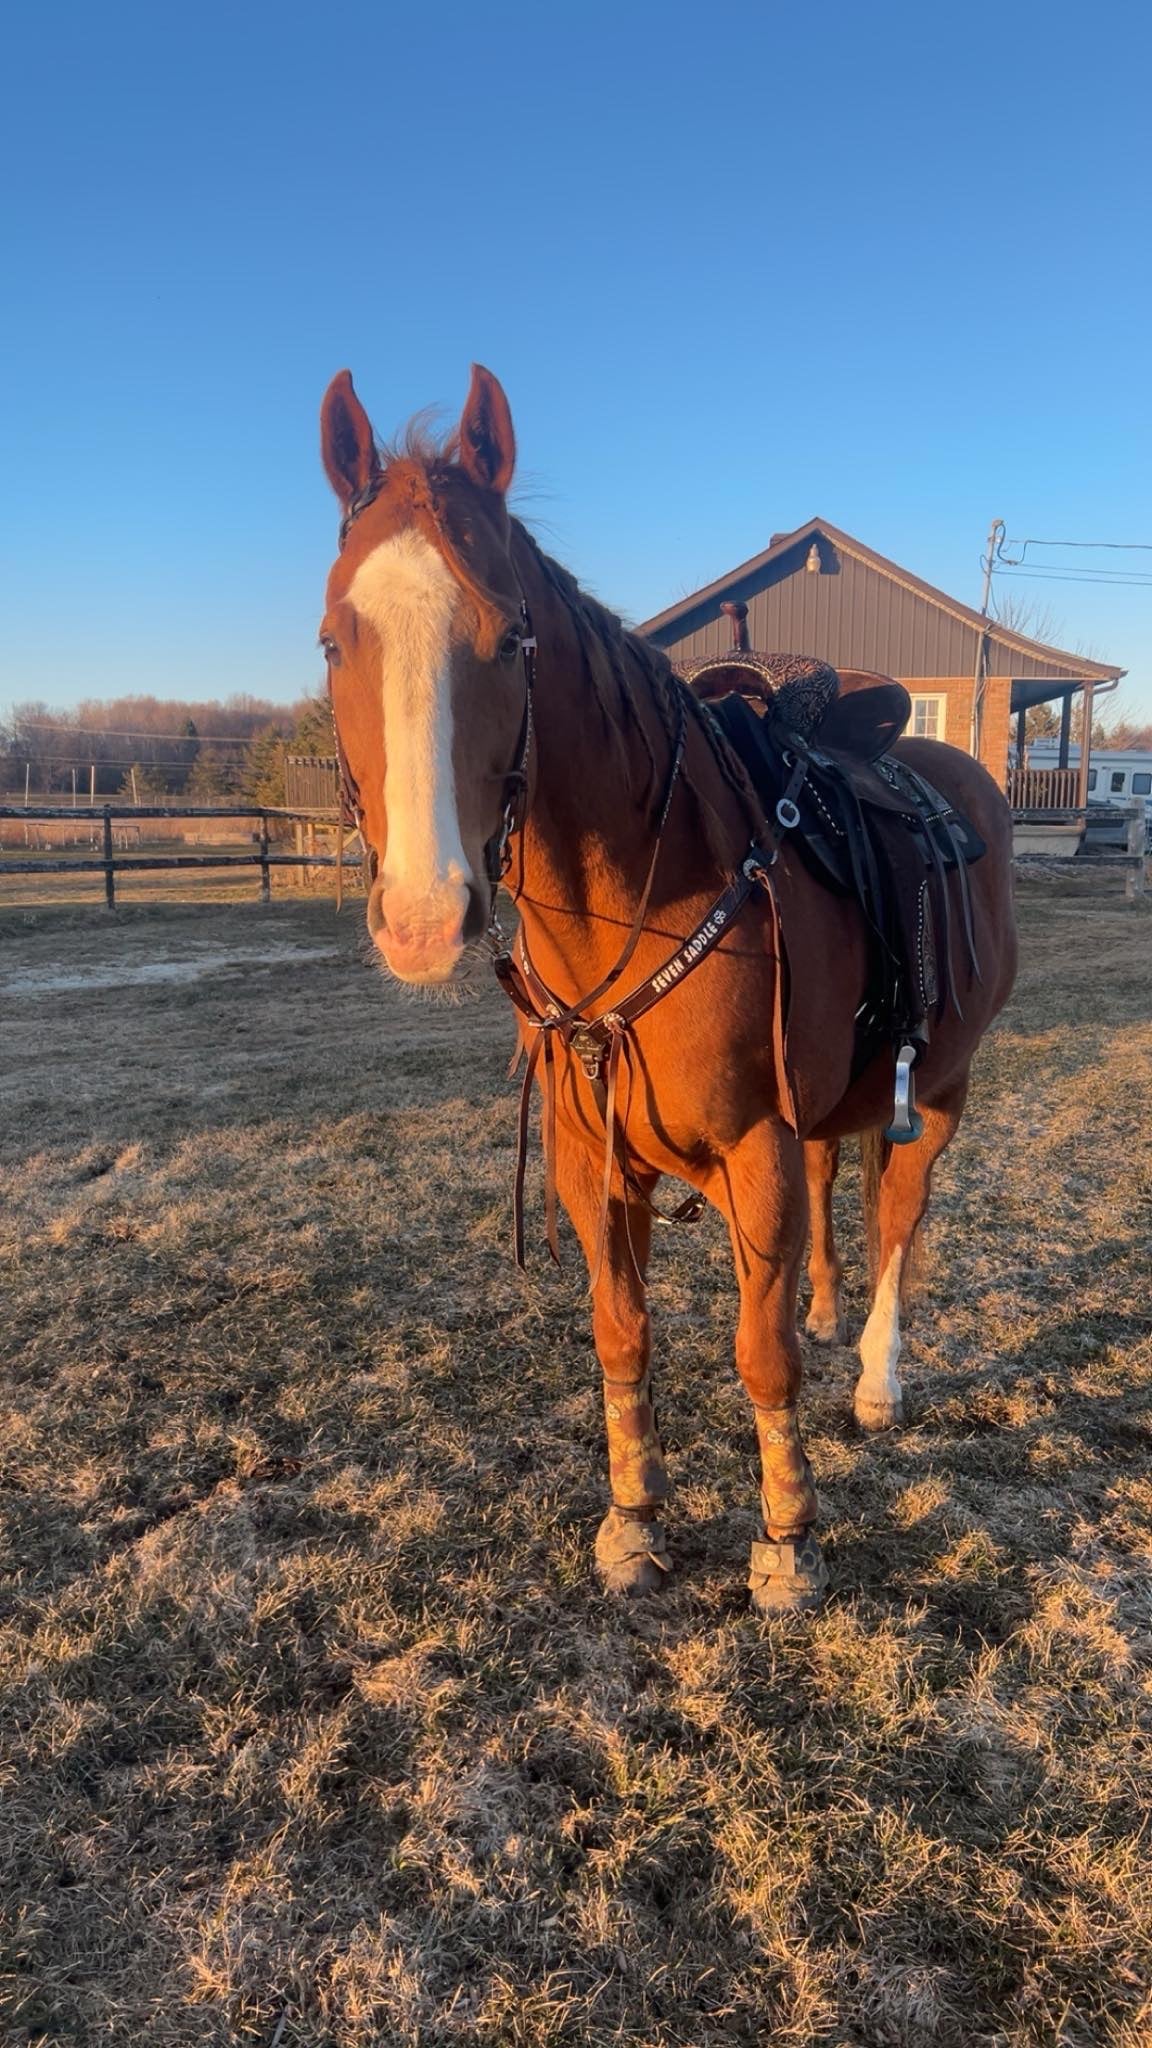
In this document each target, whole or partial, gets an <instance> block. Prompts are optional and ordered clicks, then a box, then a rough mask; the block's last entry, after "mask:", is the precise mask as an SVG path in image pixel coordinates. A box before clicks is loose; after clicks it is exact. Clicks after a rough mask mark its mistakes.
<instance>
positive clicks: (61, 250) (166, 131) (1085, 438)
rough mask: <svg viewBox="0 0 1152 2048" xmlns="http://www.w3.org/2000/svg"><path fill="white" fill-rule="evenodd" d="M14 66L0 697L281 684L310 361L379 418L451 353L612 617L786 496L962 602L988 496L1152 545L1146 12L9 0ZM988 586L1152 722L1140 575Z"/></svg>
mask: <svg viewBox="0 0 1152 2048" xmlns="http://www.w3.org/2000/svg"><path fill="white" fill-rule="evenodd" d="M6 57H7V60H8V61H7V66H6V69H7V72H8V78H9V92H8V101H7V105H6V109H5V121H4V124H3V133H2V134H0V157H2V158H3V159H4V161H3V162H2V163H0V172H2V176H3V190H4V193H5V201H6V204H5V224H4V243H5V251H4V255H5V260H4V266H3V272H4V279H5V284H6V287H7V290H6V298H7V302H8V303H7V311H6V315H5V319H4V323H3V332H2V339H0V346H2V348H3V354H4V376H3V379H2V391H3V401H2V402H3V414H4V417H3V422H2V425H3V439H4V447H5V462H4V478H5V485H4V502H3V506H2V528H3V531H2V533H0V550H2V556H3V564H4V566H3V572H2V573H3V579H4V584H5V586H6V587H5V589H4V591H3V604H4V612H5V627H4V633H3V639H2V643H0V706H3V705H5V704H8V703H11V702H13V701H15V700H17V699H24V698H27V697H43V698H44V699H46V700H48V701H49V702H51V703H54V704H65V703H72V702H75V701H76V700H78V699H79V698H80V697H82V696H85V695H89V694H92V695H105V694H108V693H110V692H113V691H115V692H117V693H118V692H121V691H125V690H131V689H141V690H147V691H155V692H156V693H157V694H160V695H164V694H167V693H169V692H171V693H172V694H175V695H190V694H195V695H204V694H220V695H227V694H230V693H231V692H233V691H237V690H251V691H253V692H256V693H258V694H261V695H271V696H273V697H275V698H278V699H284V700H287V699H290V698H292V697H294V696H295V695H297V694H299V693H300V692H301V691H302V690H305V689H308V688H310V687H313V686H314V685H315V684H316V683H317V682H318V680H319V677H320V665H319V661H318V657H317V655H316V651H315V633H316V625H317V621H318V619H319V615H320V608H321V598H322V591H323V584H324V578H325V575H326V572H327V568H328V564H329V561H330V558H331V554H332V549H333V542H334V530H335V514H334V501H333V500H332V498H331V497H330V494H329V492H328V487H327V484H326V483H325V481H324V478H323V475H322V472H321V470H320V466H319V460H318V455H317V446H316V443H317V427H316V415H317V408H318V405H319V401H320V396H321V393H322V391H323V389H324V386H325V384H326V383H327V380H328V378H329V377H330V376H331V374H332V373H333V371H335V370H336V369H339V368H340V367H342V366H344V365H348V366H350V367H351V368H352V370H353V373H354V375H355V377H356V380H357V385H358V388H359V390H360V393H361V395H362V397H363V398H364V400H365V402H366V404H367V405H368V408H369V410H370V412H371V413H372V415H373V418H374V420H375V422H376V425H377V427H378V428H379V429H380V430H381V431H382V432H384V433H388V432H391V431H392V430H393V429H395V428H396V427H397V426H398V425H399V424H400V423H401V422H402V421H403V420H404V419H405V418H406V417H407V415H408V414H409V413H410V412H412V411H414V410H416V409H417V408H419V407H421V406H424V405H428V404H433V403H438V404H441V405H443V406H444V407H445V408H446V409H447V410H448V411H454V410H455V409H456V408H458V406H459V404H460V402H461V400H462V398H463V395H464V391H465V389H466V386H467V377H468V366H469V363H470V362H471V361H472V359H473V358H476V359H478V360H480V361H482V362H485V363H487V364H488V365H489V367H490V368H492V369H493V370H495V372H496V373H497V375H498V376H499V377H500V378H501V379H502V381H503V383H504V385H505V388H506V389H507V391H508V394H509V397H510V400H511V403H512V409H513V414H514V417H515V420H516V424H517V431H518V437H519V442H520V449H521V464H522V467H521V488H520V496H519V506H520V509H521V510H522V511H523V512H524V514H525V515H526V516H528V517H529V518H531V519H532V520H533V521H534V522H536V523H537V526H538V529H539V530H540V532H541V535H542V538H543V539H544V541H545V544H546V545H548V546H549V547H551V549H552V551H553V552H554V553H557V554H558V555H559V556H560V557H561V558H562V559H563V560H565V561H566V562H567V563H568V564H569V565H570V566H571V567H572V568H574V569H575V570H576V572H577V573H578V574H579V575H581V576H582V577H583V578H584V579H585V580H586V581H587V582H588V583H589V584H590V585H591V586H592V587H593V588H594V589H596V590H597V591H598V593H599V594H600V595H601V596H602V597H604V598H606V599H607V600H608V601H610V602H612V603H614V604H615V605H617V606H618V607H620V608H622V609H623V610H625V611H626V612H627V613H628V614H629V615H630V616H631V617H633V618H636V619H640V618H643V617H645V616H646V615H648V614H649V613H651V612H653V611H655V610H657V609H659V608H660V607H662V606H663V605H664V604H667V603H670V602H671V601H672V600H673V599H674V598H676V597H677V596H680V595H682V594H684V593H685V592H686V591H688V590H691V589H693V588H695V587H697V586H698V585H699V584H700V583H702V582H704V581H706V580H708V579H710V578H712V577H713V576H715V575H718V574H720V573H721V572H722V571H723V570H725V569H726V568H728V567H730V566H732V565H733V564H734V563H736V562H737V561H740V560H742V559H744V558H745V557H746V556H748V555H750V554H753V553H755V552H757V551H758V550H759V549H760V548H762V547H763V546H765V545H766V544H767V541H768V538H769V536H770V534H771V533H772V532H774V531H776V530H780V529H784V528H788V527H791V526H794V525H798V524H799V523H800V522H801V521H802V520H804V519H806V518H808V517H809V516H811V515H812V514H813V513H819V514H822V515H823V516H824V517H826V518H828V519H830V520H832V521H834V522H835V523H836V524H838V525H840V526H843V527H846V528H847V529H848V530H849V531H850V532H853V533H856V534H857V535H858V536H859V537H860V538H861V539H863V540H864V541H866V542H868V543H869V544H871V545H872V546H873V547H876V548H879V549H880V550H881V551H882V552H884V553H886V554H889V555H892V556H894V557H895V558H896V559H897V560H898V561H900V562H902V563H904V564H905V565H906V566H907V567H909V568H910V569H912V570H914V571H916V572H917V573H919V574H920V575H923V576H926V577H928V578H929V579H930V580H932V581H933V582H937V583H939V584H941V585H943V587H944V588H945V589H947V590H950V591H951V592H953V593H954V594H955V595H956V596H958V597H960V598H963V599H966V600H967V601H969V602H973V603H974V602H978V600H979V591H980V569H979V556H980V552H981V547H982V543H983V537H984V535H985V533H986V532H987V529H988V525H989V522H990V520H991V519H992V518H993V517H994V516H997V515H999V516H1002V517H1003V518H1004V519H1005V520H1006V521H1007V523H1008V528H1009V532H1010V534H1013V535H1020V536H1025V535H1039V536H1041V537H1049V536H1051V537H1054V538H1059V539H1064V538H1067V539H1085V540H1121V541H1146V542H1152V503H1150V498H1152V492H1150V489H1149V478H1150V476H1152V463H1150V461H1149V452H1150V451H1149V409H1150V407H1149V336H1150V335H1152V284H1150V275H1149V242H1150V237H1149V223H1150V218H1152V207H1150V200H1152V174H1150V151H1149V143H1148V139H1147V138H1148V126H1149V124H1148V111H1147V80H1148V76H1149V61H1150V58H1152V30H1150V28H1149V13H1148V10H1147V8H1146V6H1145V5H1144V4H1143V0H1117V4H1115V5H1113V6H1112V7H1111V8H1109V9H1100V8H1091V9H1089V8H1084V7H1069V6H1066V5H1062V4H1061V0H1051V4H1048V5H1044V6H1041V5H1036V4H1032V0H1027V4H1023V5H1018V6H1014V7H1009V8H1006V9H1004V10H995V11H989V10H987V9H984V8H977V7H975V6H972V5H968V6H965V7H960V6H956V5H951V4H936V5H932V6H926V5H925V4H924V0H919V4H918V5H916V6H912V5H906V4H904V0H900V4H894V5H887V4H884V0H876V4H874V5H872V6H864V5H861V4H860V0H853V4H850V5H849V4H844V0H832V4H829V5H824V6H821V7H813V6H809V7H799V8H797V7H791V6H789V7H783V6H780V5H778V4H775V0H773V4H763V0H762V4H760V5H733V4H726V0H719V4H713V5H711V6H709V7H707V8H703V7H678V6H676V5H675V4H670V5H668V4H666V5H654V4H650V0H631V4H630V0H616V4H614V5H607V4H604V0H584V4H581V5H571V4H555V0H553V4H550V5H547V6H544V5H541V4H540V0H535V4H524V0H482V4H476V5H474V6H469V7H462V6H455V5H448V4H445V0H425V4H424V5H422V6H420V7H415V8H413V7H408V6H405V7H397V6H394V5H388V4H383V5H381V4H379V0H377V4H376V5H372V6H367V5H363V4H360V0H347V4H343V5H341V6H339V7H337V8H331V7H324V8H321V7H319V6H316V5H307V6H304V5H299V4H294V0H282V4H279V5H277V6H275V7H273V6H271V5H268V4H266V0H258V4H255V5H247V6H243V5H241V6H238V7H235V8H233V7H229V8H227V9H225V8H224V7H222V6H220V5H219V4H217V0H204V4H201V5H198V6H197V7H196V8H194V9H179V10H173V9H167V8H158V7H156V6H155V5H154V4H153V0H150V4H149V5H148V6H146V7H145V6H141V5H135V4H133V5H123V4H119V0H109V4H108V5H102V6H101V7H99V8H91V7H90V6H88V5H87V4H85V5H84V6H83V7H81V6H78V5H76V4H74V0H69V4H66V5H64V6H57V7H50V6H49V7H44V8H42V9H37V10H36V11H35V13H34V12H33V10H32V8H31V6H30V5H29V4H28V0H25V5H24V8H23V12H22V16H21V18H19V19H17V20H15V21H13V22H12V23H11V25H10V27H9V29H8V31H7V34H6ZM1048 559H1050V560H1053V559H1054V560H1058V561H1060V562H1061V564H1066V565H1067V566H1068V567H1070V568H1072V569H1073V570H1074V571H1076V572H1077V573H1080V572H1081V571H1082V570H1083V568H1084V567H1085V566H1086V565H1088V564H1093V565H1094V564H1096V563H1100V564H1102V565H1103V566H1105V567H1108V568H1111V569H1116V568H1119V567H1121V566H1124V565H1126V566H1127V567H1128V568H1129V569H1130V570H1131V571H1132V572H1133V573H1143V574H1147V575H1149V576H1152V553H1149V554H1145V555H1142V556H1141V555H1130V556H1114V555H1110V556H1101V557H1097V556H1091V557H1088V556H1080V557H1076V556H1073V557H1054V556H1053V555H1052V554H1051V551H1050V552H1049V556H1048ZM1001 587H1002V588H1003V590H1004V592H1005V593H1006V592H1007V591H1008V589H1009V588H1012V589H1014V590H1015V591H1016V592H1017V593H1019V595H1020V596H1021V597H1025V596H1028V597H1031V598H1032V599H1034V600H1035V601H1036V602H1037V603H1039V604H1040V605H1043V606H1047V607H1049V608H1050V610H1051V613H1052V615H1053V621H1054V625H1055V637H1056V638H1057V639H1059V640H1060V641H1061V642H1062V644H1065V645H1069V646H1073V647H1075V646H1083V647H1084V648H1085V649H1087V650H1088V651H1091V652H1093V653H1096V654H1098V655H1099V656H1100V657H1101V658H1103V659H1108V660H1113V661H1116V662H1118V663H1122V664H1123V665H1124V666H1126V667H1127V668H1128V669H1129V670H1130V672H1131V678H1130V681H1129V682H1128V684H1126V685H1125V686H1124V690H1125V699H1124V702H1125V708H1127V709H1129V710H1131V711H1133V712H1135V711H1137V710H1142V711H1143V712H1144V713H1145V715H1152V587H1147V586H1146V587H1138V588H1126V587H1123V586H1121V585H1111V586H1107V587H1105V586H1099V585H1097V586H1089V585H1083V584H1080V583H1068V582H1056V581H1053V582H1048V581H1043V582H1035V583H1030V582H1029V583H1025V582H1023V581H1018V580H1017V581H1015V582H1014V583H1012V584H1009V582H1008V581H1007V579H1006V580H1005V581H1004V583H1003V585H1002V586H1001Z"/></svg>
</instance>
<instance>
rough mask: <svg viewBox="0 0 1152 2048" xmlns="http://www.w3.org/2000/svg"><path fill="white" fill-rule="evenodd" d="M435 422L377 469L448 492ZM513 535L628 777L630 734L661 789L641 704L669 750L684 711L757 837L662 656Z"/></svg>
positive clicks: (756, 814) (522, 532) (715, 846)
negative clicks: (547, 593) (569, 629)
mask: <svg viewBox="0 0 1152 2048" xmlns="http://www.w3.org/2000/svg"><path fill="white" fill-rule="evenodd" d="M435 419H436V413H435V410H434V409H429V410H426V411H424V412H418V413H415V414H413V416H412V418H411V419H410V420H409V421H408V424H407V426H406V427H405V428H404V429H403V431H402V433H401V434H400V435H399V436H398V437H397V439H396V440H395V441H393V442H391V443H387V444H385V443H378V444H377V454H378V458H379V462H380V467H381V470H386V469H387V468H388V465H389V463H391V462H397V461H407V462H416V463H419V465H420V466H421V468H422V469H423V470H424V471H425V473H426V475H427V477H428V481H429V483H430V485H431V486H432V488H433V491H434V490H435V487H436V485H437V484H438V483H441V484H445V483H446V484H449V485H450V484H451V482H452V481H453V480H455V479H456V478H458V477H459V475H460V473H461V472H460V465H459V459H458V458H459V448H460V441H459V434H458V432H457V430H456V429H455V428H453V429H452V430H451V431H449V432H448V433H446V434H443V435H439V434H437V432H436V431H435V425H434V423H435ZM512 530H513V534H514V536H515V538H516V539H517V540H519V541H520V542H521V543H522V545H523V546H524V547H525V548H527V550H528V551H529V553H530V554H531V557H532V560H533V562H534V563H535V566H536V568H537V570H538V571H539V573H540V574H541V575H542V576H543V578H544V580H545V582H546V583H547V584H548V585H549V588H550V589H551V590H552V591H553V592H554V594H555V595H556V597H557V598H558V599H559V600H560V602H561V604H562V605H563V606H564V608H565V610H566V612H567V613H568V616H569V618H570V620H571V622H572V625H573V627H574V628H575V632H576V636H577V640H578V642H579V645H580V649H581V653H582V655H583V658H584V665H585V670H586V674H587V677H588V681H589V685H590V687H591V691H592V695H593V698H594V701H595V703H596V706H597V709H598V711H599V713H600V716H601V719H602V720H603V724H604V728H605V736H606V738H607V740H608V742H609V744H610V745H613V746H618V747H620V748H621V751H622V754H623V765H624V768H625V771H626V772H629V771H630V767H631V762H630V757H629V750H628V747H627V744H626V740H627V736H628V734H629V733H631V734H633V735H634V736H635V738H636V740H637V741H638V742H639V745H640V748H641V751H642V754H643V757H644V761H645V766H646V769H647V779H648V783H649V793H650V792H651V790H653V789H654V788H656V787H658V786H659V784H660V781H661V779H662V775H663V770H662V768H661V766H660V764H659V763H658V762H657V759H656V755H655V751H654V749H653V745H652V736H651V734H650V732H649V730H648V726H647V724H646V722H645V718H644V704H645V702H647V703H648V704H649V705H650V706H651V708H652V709H653V711H654V712H655V714H656V717H657V719H658V721H659V724H660V727H661V731H662V734H663V737H664V738H665V740H666V741H667V744H668V747H669V748H672V747H674V746H675V744H676V735H677V732H678V729H679V721H680V706H681V704H682V705H683V708H684V716H685V717H686V719H687V720H688V724H689V727H693V726H694V727H695V728H696V730H697V731H698V732H699V733H700V734H701V735H702V737H703V739H704V741H705V744H706V746H707V748H708V751H709V754H710V755H711V758H712V761H713V763H714V764H715V767H716V770H717V773H718V774H719V777H720V779H721V781H722V783H723V784H724V786H725V787H726V789H727V790H728V792H729V794H730V796H731V797H732V798H733V800H734V801H735V804H736V806H737V809H738V812H739V815H740V819H741V822H742V825H743V826H744V827H745V828H746V829H747V831H748V833H749V834H750V835H751V836H752V837H755V836H756V834H757V832H758V831H759V830H760V829H761V827H762V822H763V820H762V812H761V806H760V804H759V803H758V801H757V798H756V795H755V792H754V791H753V788H752V785H751V783H750V782H749V780H748V777H747V775H746V773H745V771H744V767H743V765H742V763H741V762H740V760H739V759H738V757H737V756H736V754H735V753H734V752H733V750H732V748H731V747H730V746H729V745H728V742H727V740H726V739H725V737H724V735H723V733H722V732H721V730H720V728H719V726H718V725H717V723H716V721H715V719H714V718H712V717H711V715H710V714H709V712H708V710H707V708H706V706H705V705H704V704H702V703H701V701H700V699H699V698H698V697H697V696H696V694H695V692H694V691H693V690H691V689H689V687H688V685H687V684H686V683H683V682H681V680H680V678H679V677H678V676H677V675H676V674H675V672H674V670H673V668H672V664H671V663H670V661H669V659H668V657H667V655H666V654H665V653H664V652H663V650H662V649H661V648H659V647H654V646H653V645H652V643H651V641H648V640H644V639H642V638H641V636H640V635H639V634H638V633H635V632H632V631H631V630H630V628H629V627H627V626H626V625H625V624H624V622H623V620H622V619H621V618H619V617H618V616H617V614H616V613H615V612H613V611H610V610H609V608H608V606H607V605H604V604H601V602H600V600H599V599H598V598H596V597H593V596H592V595H591V593H590V592H589V591H587V590H584V589H582V587H581V585H580V584H579V583H578V582H577V580H576V578H575V577H574V576H573V575H572V573H571V571H570V570H568V569H565V568H564V567H563V566H562V564H561V563H559V562H557V561H555V560H554V559H553V557H552V556H551V555H548V554H546V553H545V551H544V549H543V548H542V547H541V546H540V543H539V542H538V541H537V540H536V538H535V536H534V535H533V534H532V533H530V532H529V530H528V528H527V527H526V526H525V525H524V523H523V521H522V520H520V519H513V521H512ZM682 779H683V781H684V782H685V783H686V785H687V786H688V788H689V789H691V791H692V794H693V796H694V797H695V799H696V803H697V805H698V807H699V809H700V812H701V816H702V820H703V823H704V829H705V833H706V835H707V838H708V841H709V844H710V846H711V848H712V850H713V851H714V852H715V853H716V854H717V857H718V859H719V860H720V861H721V863H723V860H724V853H723V851H722V848H723V846H724V844H725V843H726V841H727V840H728V838H729V836H730V835H729V833H728V832H727V831H726V830H725V826H724V821H723V820H722V819H721V818H720V817H719V815H718V814H717V812H716V808H715V806H714V804H712V803H711V802H710V801H709V799H708V798H707V797H706V796H705V795H704V793H703V791H702V790H701V789H700V787H699V785H698V783H697V781H696V779H695V778H694V776H693V773H692V770H691V766H690V764H689V762H688V761H685V764H684V767H683V769H682Z"/></svg>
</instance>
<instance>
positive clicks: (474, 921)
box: [463, 883, 488, 945]
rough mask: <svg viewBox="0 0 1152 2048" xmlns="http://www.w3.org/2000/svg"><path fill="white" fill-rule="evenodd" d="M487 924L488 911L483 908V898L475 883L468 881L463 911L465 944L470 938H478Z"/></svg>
mask: <svg viewBox="0 0 1152 2048" xmlns="http://www.w3.org/2000/svg"><path fill="white" fill-rule="evenodd" d="M487 924H488V912H487V910H486V908H485V904H484V898H483V897H482V896H481V894H480V891H479V889H477V888H476V886H475V884H474V883H470V884H469V887H468V908H467V910H466V911H465V912H464V928H463V929H464V943H465V945H467V944H469V942H470V941H471V940H472V939H478V938H480V937H481V935H482V934H483V932H484V931H485V929H486V927H487Z"/></svg>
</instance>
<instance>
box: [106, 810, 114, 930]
mask: <svg viewBox="0 0 1152 2048" xmlns="http://www.w3.org/2000/svg"><path fill="white" fill-rule="evenodd" d="M104 902H105V905H106V906H107V908H108V909H109V910H115V908H116V863H115V861H114V860H113V857H112V806H111V804H105V806H104Z"/></svg>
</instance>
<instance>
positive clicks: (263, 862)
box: [260, 811, 272, 903]
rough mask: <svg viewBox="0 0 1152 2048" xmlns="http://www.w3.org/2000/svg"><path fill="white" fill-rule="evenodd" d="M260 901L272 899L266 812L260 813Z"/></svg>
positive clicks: (268, 901) (265, 901)
mask: <svg viewBox="0 0 1152 2048" xmlns="http://www.w3.org/2000/svg"><path fill="white" fill-rule="evenodd" d="M260 901H261V903H271V901H272V874H271V870H270V869H269V866H268V813H267V811H261V813H260Z"/></svg>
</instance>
